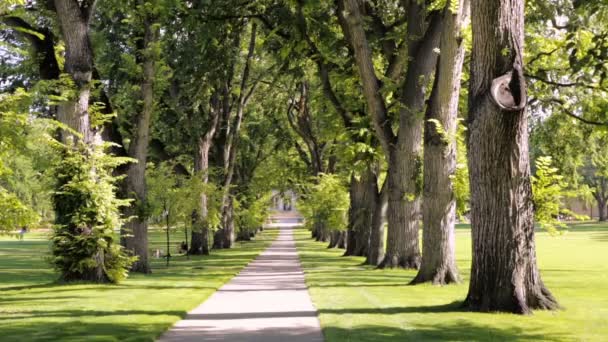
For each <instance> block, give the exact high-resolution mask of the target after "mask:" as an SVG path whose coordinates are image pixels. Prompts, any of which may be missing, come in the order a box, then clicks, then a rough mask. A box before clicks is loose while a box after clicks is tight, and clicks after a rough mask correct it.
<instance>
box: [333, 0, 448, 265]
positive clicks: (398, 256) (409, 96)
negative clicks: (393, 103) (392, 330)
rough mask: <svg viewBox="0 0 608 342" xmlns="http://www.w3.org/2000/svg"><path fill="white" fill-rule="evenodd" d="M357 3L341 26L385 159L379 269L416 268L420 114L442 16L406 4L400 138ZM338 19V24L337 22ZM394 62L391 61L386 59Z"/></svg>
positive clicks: (351, 3)
mask: <svg viewBox="0 0 608 342" xmlns="http://www.w3.org/2000/svg"><path fill="white" fill-rule="evenodd" d="M360 5H361V4H360V2H359V1H357V0H342V1H340V2H339V7H342V8H343V9H344V12H345V15H344V18H345V20H340V22H341V23H344V24H343V28H344V31H345V32H346V35H347V36H348V37H349V39H350V41H351V45H352V46H353V50H354V52H355V60H356V62H357V66H358V69H359V76H360V77H361V82H362V86H363V95H364V97H365V99H366V102H367V105H368V108H369V111H370V113H371V117H372V123H373V126H374V130H375V132H376V136H377V137H378V140H379V141H380V143H381V145H382V148H383V149H384V152H385V155H386V156H387V157H388V165H389V168H388V175H387V177H388V210H387V219H388V243H387V249H386V255H385V257H384V260H383V261H382V263H381V264H380V265H379V267H403V268H417V267H418V266H419V264H420V248H419V246H418V215H419V207H420V198H419V197H420V194H421V192H422V174H421V172H422V124H423V119H424V118H423V115H422V114H421V113H422V110H423V109H424V104H425V98H426V97H425V93H426V88H427V85H428V82H429V81H430V79H431V76H432V73H433V71H434V68H435V64H436V59H437V55H436V53H435V52H434V50H435V49H436V48H437V47H438V43H439V35H440V29H441V21H442V16H441V15H438V13H436V11H434V12H432V13H430V14H427V13H426V9H425V8H424V6H423V5H421V4H419V2H417V1H411V2H409V4H408V9H407V11H408V18H407V19H408V20H407V22H408V29H407V31H408V32H407V34H408V37H410V38H411V41H408V44H407V48H408V54H407V55H408V59H409V60H410V62H409V63H408V66H407V73H406V78H405V82H404V85H403V87H402V88H401V94H400V102H401V103H400V105H401V106H400V107H401V110H400V113H399V133H398V135H397V136H395V134H394V133H393V131H392V127H391V120H390V119H389V117H388V111H387V106H386V103H385V101H384V99H383V98H382V95H381V92H380V90H381V89H380V81H379V79H378V77H377V76H376V73H375V70H374V63H373V58H372V50H371V48H370V46H369V44H368V41H367V37H366V32H365V30H364V19H363V17H362V14H361V8H360ZM339 19H340V18H339ZM390 57H391V59H392V56H390Z"/></svg>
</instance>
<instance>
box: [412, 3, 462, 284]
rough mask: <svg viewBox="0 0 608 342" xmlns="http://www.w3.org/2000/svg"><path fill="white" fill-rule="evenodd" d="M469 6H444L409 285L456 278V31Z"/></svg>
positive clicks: (458, 50)
mask: <svg viewBox="0 0 608 342" xmlns="http://www.w3.org/2000/svg"><path fill="white" fill-rule="evenodd" d="M468 10H469V8H468V0H460V2H459V4H458V11H457V12H456V13H452V10H451V8H450V6H449V5H446V8H445V10H444V16H445V18H444V26H443V32H442V35H441V45H440V46H441V48H440V51H441V55H440V57H439V61H438V64H437V65H438V69H437V73H436V76H435V84H434V86H433V91H432V93H431V98H430V104H429V106H428V108H427V112H426V113H427V115H426V122H425V130H424V190H423V204H422V206H423V209H422V216H423V218H422V221H423V223H424V227H423V230H422V246H423V248H422V261H421V265H420V270H419V272H418V275H416V277H415V278H414V280H412V284H418V283H424V282H428V281H430V282H432V283H433V284H439V285H444V284H449V283H454V282H459V280H460V277H459V275H458V269H457V268H456V262H455V256H454V253H455V247H456V246H455V244H456V239H455V236H454V224H455V221H456V201H455V198H454V185H453V183H452V178H453V177H454V174H455V173H456V129H457V123H458V122H457V117H458V100H459V98H460V75H461V72H462V64H463V61H464V44H463V43H462V33H461V31H462V26H463V23H464V20H465V19H466V15H467V13H468Z"/></svg>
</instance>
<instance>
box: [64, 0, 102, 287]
mask: <svg viewBox="0 0 608 342" xmlns="http://www.w3.org/2000/svg"><path fill="white" fill-rule="evenodd" d="M54 4H55V9H56V13H57V19H58V21H59V24H60V26H61V33H62V35H63V40H64V42H65V63H64V68H65V71H66V72H67V73H68V74H69V75H70V76H71V78H72V80H73V81H74V85H75V91H76V94H75V96H72V97H70V98H68V99H67V100H66V101H63V102H61V103H60V104H59V105H58V106H57V120H58V121H59V122H61V123H62V124H64V125H65V126H67V127H69V128H70V129H72V130H73V131H74V132H76V133H77V134H78V136H75V135H74V134H73V133H71V132H68V131H66V130H62V131H61V132H60V135H61V140H62V142H63V143H65V144H66V146H67V147H68V148H73V149H76V148H77V142H78V141H80V142H82V143H84V144H85V145H86V148H85V149H81V151H83V152H84V153H89V152H90V149H89V147H90V146H91V145H92V144H93V143H94V142H95V141H94V136H95V134H94V132H93V130H92V128H91V124H90V116H89V112H88V110H89V98H90V94H91V90H90V87H91V80H92V75H93V51H92V48H91V42H90V39H89V20H90V18H91V15H92V12H93V10H94V5H95V1H85V2H84V3H82V4H81V3H79V2H78V1H75V0H55V1H54ZM68 207H69V206H68ZM57 211H58V210H57V206H55V212H56V213H57V214H58V215H56V216H57V217H68V216H70V214H72V213H61V215H59V213H58V212H57ZM56 220H57V218H56ZM56 223H58V222H56ZM65 224H66V225H68V224H69V223H68V222H66V223H65ZM73 233H74V234H82V235H85V233H84V231H83V230H81V229H78V228H77V229H74V232H73ZM59 248H62V247H59ZM82 257H83V259H84V258H92V259H93V260H95V263H94V266H92V267H91V266H88V267H83V269H82V270H63V272H62V274H61V278H62V279H63V280H64V281H75V280H76V281H92V282H97V283H107V282H110V279H109V277H108V276H107V275H106V273H105V267H104V266H105V253H104V250H103V249H102V248H98V249H97V250H96V251H94V252H92V253H91V254H90V255H83V256H82Z"/></svg>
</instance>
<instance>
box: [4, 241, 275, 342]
mask: <svg viewBox="0 0 608 342" xmlns="http://www.w3.org/2000/svg"><path fill="white" fill-rule="evenodd" d="M276 234H277V231H276V230H275V231H273V230H267V231H265V232H263V233H262V234H261V235H259V236H258V237H257V238H256V240H255V241H251V242H246V243H243V244H237V246H236V248H234V249H230V250H221V251H213V255H211V256H207V257H191V258H190V260H186V258H185V257H184V256H177V257H174V258H172V261H171V263H172V264H171V266H170V267H169V268H166V267H165V265H164V259H153V260H154V261H153V273H152V274H151V275H147V276H143V275H132V276H131V277H129V279H127V280H126V281H125V282H123V283H121V284H120V285H92V284H72V285H61V284H56V283H54V280H55V279H56V278H57V275H56V274H55V273H54V272H53V271H52V269H50V266H49V264H48V263H47V262H46V261H45V257H46V256H47V255H48V250H49V249H48V239H47V237H46V236H44V234H37V233H29V234H27V235H26V238H25V240H24V241H18V240H16V239H15V238H11V237H8V236H0V341H82V340H83V336H86V341H152V340H154V339H155V338H156V337H157V336H159V335H160V334H161V333H162V332H164V331H165V330H166V329H167V328H169V327H170V326H171V325H172V324H173V323H174V322H176V321H177V320H179V319H180V318H182V317H184V316H185V314H186V312H187V311H189V310H190V309H192V308H194V307H195V306H197V305H198V304H199V303H201V302H202V301H203V300H205V299H206V298H207V297H208V296H209V295H211V294H212V293H213V292H214V291H215V290H216V289H217V288H218V287H220V286H221V285H223V284H224V283H225V282H226V281H228V280H229V279H230V278H232V276H234V275H235V274H236V273H238V272H239V271H240V269H241V268H243V267H244V266H245V265H246V264H247V263H248V262H249V261H250V260H252V259H253V258H254V257H255V256H257V255H258V254H259V252H260V251H262V250H263V249H264V248H265V247H266V246H268V245H269V244H270V242H271V241H272V240H273V239H274V237H276ZM173 239H174V241H176V242H179V241H182V240H183V233H175V234H173ZM150 243H151V248H152V249H155V248H159V249H163V246H164V234H163V233H162V232H160V231H155V232H151V233H150ZM175 248H176V247H175Z"/></svg>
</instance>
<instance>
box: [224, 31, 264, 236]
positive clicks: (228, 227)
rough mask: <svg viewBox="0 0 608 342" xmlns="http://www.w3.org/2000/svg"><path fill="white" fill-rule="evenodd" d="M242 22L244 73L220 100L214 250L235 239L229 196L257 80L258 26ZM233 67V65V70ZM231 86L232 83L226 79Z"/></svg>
mask: <svg viewBox="0 0 608 342" xmlns="http://www.w3.org/2000/svg"><path fill="white" fill-rule="evenodd" d="M247 24H248V22H247V21H245V25H244V27H243V30H242V33H237V34H243V33H244V32H246V30H244V28H246V27H248V26H251V27H250V30H249V32H250V38H249V42H248V44H247V54H246V57H245V60H244V61H243V70H242V73H241V77H240V79H239V82H238V90H236V89H232V88H226V89H225V90H226V91H225V92H224V94H223V97H224V99H223V100H224V101H225V103H226V106H225V107H224V111H223V117H222V122H223V125H224V126H223V129H224V139H223V145H222V169H223V184H222V188H223V191H224V194H223V197H222V228H221V229H219V230H218V231H217V232H216V233H215V235H214V237H213V247H214V248H231V247H232V245H233V243H234V240H235V231H234V228H235V227H234V198H233V197H232V195H231V192H230V190H231V189H230V188H231V185H232V178H233V176H234V168H235V161H236V156H237V146H238V140H239V133H240V130H241V125H242V123H243V119H244V116H245V111H246V107H247V104H248V103H249V100H250V99H251V96H252V95H253V93H254V91H255V89H256V87H257V84H258V82H259V79H258V80H253V81H252V80H250V77H251V63H252V59H253V56H254V53H255V47H256V38H257V23H256V22H251V25H247ZM235 42H236V44H237V45H236V47H238V48H239V49H240V37H239V38H238V39H236V40H235ZM232 68H234V66H233V67H232ZM227 81H228V82H229V83H228V84H231V83H232V80H227ZM232 91H237V92H238V95H237V96H235V97H234V99H233V96H232V95H233V94H232Z"/></svg>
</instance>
